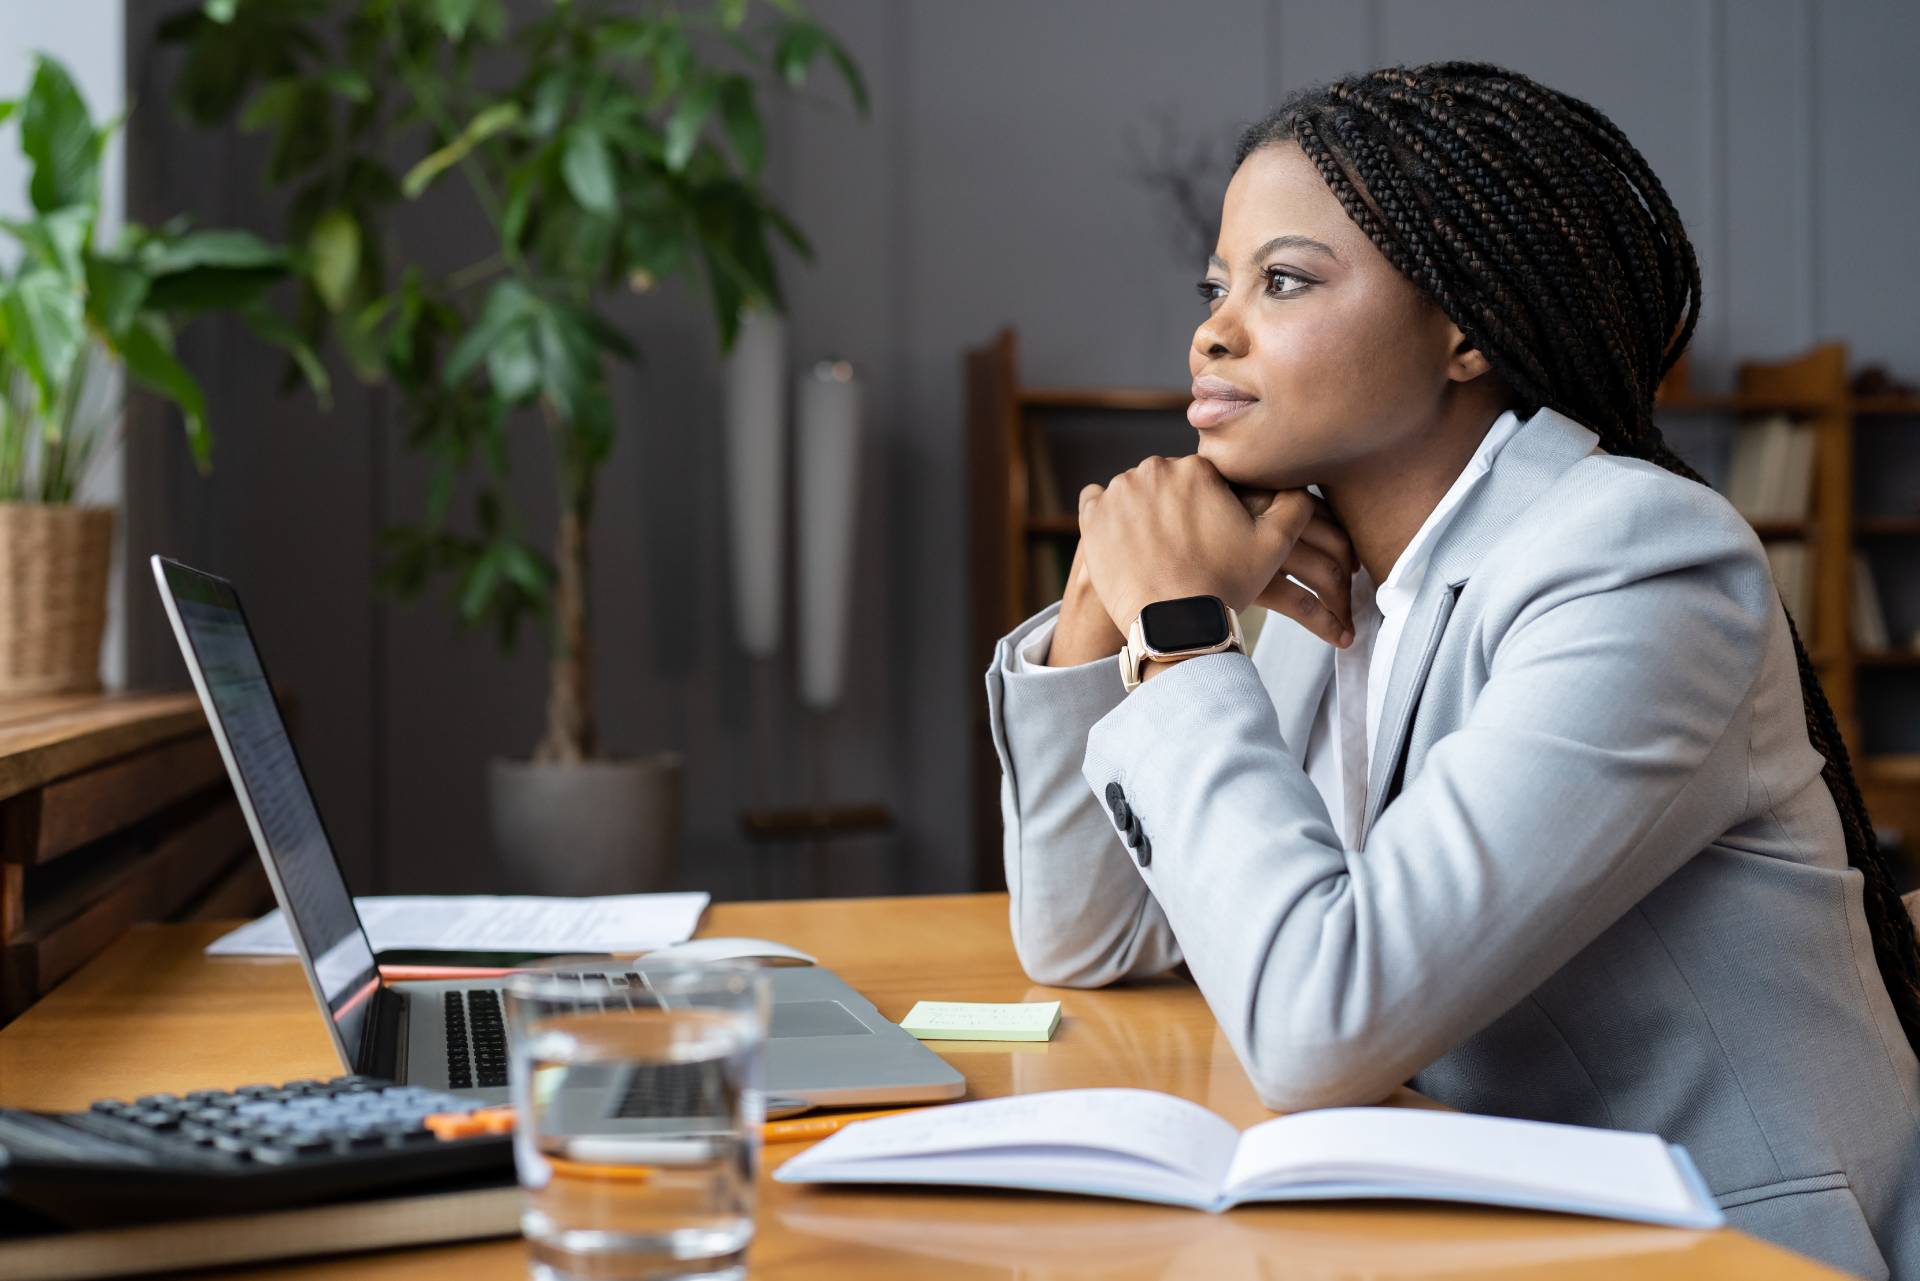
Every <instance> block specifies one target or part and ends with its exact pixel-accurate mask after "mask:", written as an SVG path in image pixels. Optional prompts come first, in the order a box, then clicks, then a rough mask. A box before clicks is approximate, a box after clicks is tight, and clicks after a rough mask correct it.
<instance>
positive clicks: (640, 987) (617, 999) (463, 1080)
mask: <svg viewBox="0 0 1920 1281" xmlns="http://www.w3.org/2000/svg"><path fill="white" fill-rule="evenodd" d="M556 977H558V978H563V979H573V980H575V981H579V982H582V983H584V981H585V980H587V979H592V980H593V981H594V983H595V984H596V985H598V984H599V983H600V981H601V980H602V979H604V980H605V981H606V982H607V984H608V985H609V986H610V987H611V988H612V989H613V992H612V993H610V994H609V995H608V996H607V998H606V999H605V1000H601V1001H598V1002H583V1003H582V1007H583V1008H592V1007H593V1006H594V1005H598V1007H599V1008H600V1009H602V1010H619V1009H627V1010H633V1009H645V1008H647V1007H651V1006H658V1005H659V1004H660V998H659V997H657V996H655V995H654V994H653V991H652V989H651V988H649V987H648V986H647V980H646V976H645V975H643V974H639V973H637V972H633V971H629V972H627V973H625V974H605V975H602V974H582V973H578V972H575V971H572V970H566V971H560V972H558V973H557V974H556ZM441 1003H442V1007H443V1009H444V1011H445V1013H446V1025H447V1088H448V1089H450V1090H469V1089H473V1088H474V1087H476V1086H477V1087H479V1088H481V1089H485V1088H487V1087H489V1086H500V1085H505V1084H506V1083H507V1026H506V1020H505V1019H504V1017H503V1016H502V1014H501V1010H500V993H499V991H498V990H497V989H495V988H470V989H468V990H467V991H465V992H448V993H445V994H444V995H443V996H442V998H441Z"/></svg>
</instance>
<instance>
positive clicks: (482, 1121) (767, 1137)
mask: <svg viewBox="0 0 1920 1281" xmlns="http://www.w3.org/2000/svg"><path fill="white" fill-rule="evenodd" d="M923 1110H924V1109H923V1108H917V1107H915V1108H887V1109H885V1110H883V1111H879V1112H843V1113H841V1114H840V1115H839V1116H811V1117H796V1118H794V1119H793V1120H791V1121H768V1122H766V1123H764V1124H763V1125H761V1127H760V1141H761V1142H762V1143H794V1142H798V1141H800V1140H803V1139H824V1138H826V1137H827V1136H828V1135H829V1134H832V1133H833V1132H834V1131H835V1130H838V1129H839V1128H840V1127H841V1126H843V1125H846V1124H847V1123H848V1122H850V1121H864V1120H866V1119H868V1118H869V1117H876V1116H899V1115H900V1114H901V1113H902V1112H919V1111H923ZM427 1128H428V1129H430V1130H432V1131H433V1132H434V1134H435V1135H437V1136H438V1137H440V1138H442V1139H465V1138H471V1137H473V1136H474V1135H479V1134H505V1133H506V1132H507V1131H509V1130H511V1129H512V1128H513V1106H512V1105H511V1104H505V1103H503V1104H500V1105H498V1106H496V1107H490V1108H479V1109H476V1110H475V1111H472V1112H443V1113H436V1114H435V1115H433V1116H430V1117H428V1118H427Z"/></svg>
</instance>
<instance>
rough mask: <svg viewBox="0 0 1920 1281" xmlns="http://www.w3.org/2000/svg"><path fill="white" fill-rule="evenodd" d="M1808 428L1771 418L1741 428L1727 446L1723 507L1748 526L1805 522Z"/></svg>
mask: <svg viewBox="0 0 1920 1281" xmlns="http://www.w3.org/2000/svg"><path fill="white" fill-rule="evenodd" d="M1815 443H1816V436H1815V428H1814V426H1813V425H1812V424H1811V423H1796V422H1794V421H1793V420H1792V419H1791V418H1788V417H1787V416H1786V415H1785V414H1772V415H1769V416H1768V417H1766V418H1764V419H1761V420H1759V421H1757V422H1750V423H1747V424H1744V425H1743V426H1742V427H1741V428H1740V430H1739V434H1738V435H1736V436H1735V437H1734V441H1733V458H1732V466H1731V468H1730V470H1729V473H1728V479H1727V501H1728V502H1730V503H1732V504H1733V505H1734V508H1735V509H1736V510H1737V511H1738V512H1739V513H1740V514H1741V515H1742V516H1745V517H1746V518H1747V519H1748V520H1750V521H1774V520H1779V521H1788V520H1805V519H1806V518H1807V514H1808V512H1809V511H1810V510H1811V507H1812V502H1813V458H1814V445H1815Z"/></svg>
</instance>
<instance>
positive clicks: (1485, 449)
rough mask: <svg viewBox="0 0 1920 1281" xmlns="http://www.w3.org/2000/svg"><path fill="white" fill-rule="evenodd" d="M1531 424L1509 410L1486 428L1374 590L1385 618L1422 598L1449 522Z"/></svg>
mask: <svg viewBox="0 0 1920 1281" xmlns="http://www.w3.org/2000/svg"><path fill="white" fill-rule="evenodd" d="M1528 421H1529V420H1528V419H1524V418H1521V417H1520V416H1519V415H1518V414H1516V413H1514V411H1513V410H1511V409H1509V410H1506V411H1505V412H1504V413H1502V414H1501V415H1500V416H1499V417H1498V418H1496V419H1494V420H1493V425H1492V426H1490V427H1488V428H1487V432H1486V435H1484V436H1482V437H1481V438H1480V444H1479V446H1478V447H1477V448H1476V449H1475V450H1474V451H1473V457H1471V458H1469V459H1467V465H1466V466H1465V467H1462V468H1461V469H1460V474H1459V475H1458V476H1456V477H1454V480H1453V484H1452V485H1451V486H1450V487H1449V488H1448V489H1447V492H1446V493H1445V494H1442V495H1441V496H1440V501H1439V502H1438V503H1436V504H1434V508H1433V510H1432V511H1431V512H1428V513H1427V518H1426V520H1424V521H1422V522H1421V524H1420V528H1419V529H1417V530H1415V531H1414V533H1413V539H1412V541H1410V542H1409V543H1408V544H1407V547H1406V550H1405V551H1403V552H1401V553H1400V558H1399V559H1398V560H1396V561H1394V562H1393V568H1392V569H1391V570H1389V571H1387V577H1386V581H1385V582H1383V583H1381V584H1380V585H1379V587H1377V588H1376V589H1375V590H1374V594H1373V603H1374V607H1375V608H1376V609H1378V610H1379V611H1380V613H1381V615H1382V616H1383V617H1384V616H1390V615H1393V614H1398V613H1400V612H1401V611H1403V610H1405V609H1406V608H1407V606H1409V605H1411V604H1412V603H1413V599H1414V597H1415V596H1417V595H1419V593H1420V584H1421V581H1422V580H1423V579H1424V578H1425V577H1426V572H1427V564H1428V561H1429V560H1430V559H1431V557H1432V552H1433V542H1434V539H1436V538H1438V537H1439V536H1440V531H1441V530H1443V529H1445V528H1446V526H1447V522H1448V521H1450V520H1451V519H1452V518H1453V513H1454V509H1455V508H1457V507H1459V505H1460V502H1461V500H1462V499H1464V498H1465V497H1466V496H1467V492H1468V491H1469V490H1471V489H1472V488H1473V487H1474V485H1475V484H1476V483H1477V482H1478V481H1479V480H1480V478H1481V477H1482V476H1485V475H1486V474H1487V472H1488V471H1489V470H1491V469H1492V467H1493V459H1494V455H1495V454H1498V453H1499V452H1500V447H1501V446H1502V445H1504V444H1506V443H1507V441H1508V440H1510V439H1512V437H1513V434H1514V433H1515V432H1517V431H1519V430H1520V429H1521V428H1522V427H1524V426H1525V425H1526V424H1527V422H1528ZM1360 572H1361V573H1363V574H1364V573H1366V570H1365V569H1364V568H1363V569H1362V570H1361V571H1360Z"/></svg>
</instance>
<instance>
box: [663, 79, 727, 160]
mask: <svg viewBox="0 0 1920 1281" xmlns="http://www.w3.org/2000/svg"><path fill="white" fill-rule="evenodd" d="M718 95H719V86H718V85H717V84H716V83H715V82H714V81H712V80H708V79H701V80H700V81H698V82H697V83H696V84H695V85H694V86H693V88H691V89H689V90H687V92H686V93H684V94H682V95H681V97H680V101H679V102H677V103H675V104H674V108H673V115H672V116H670V117H668V119H667V149H666V162H667V168H668V169H670V170H672V171H673V172H675V173H678V172H680V171H681V170H683V169H685V168H686V167H687V158H688V157H689V156H691V155H692V154H693V149H694V147H695V146H696V145H698V143H699V141H700V126H701V125H703V124H705V123H706V121H707V116H708V114H709V113H711V112H712V111H713V103H714V99H715V98H716V97H717V96H718Z"/></svg>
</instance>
